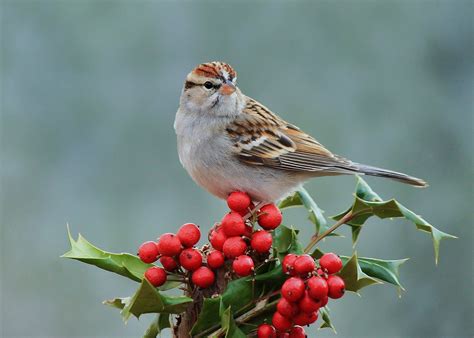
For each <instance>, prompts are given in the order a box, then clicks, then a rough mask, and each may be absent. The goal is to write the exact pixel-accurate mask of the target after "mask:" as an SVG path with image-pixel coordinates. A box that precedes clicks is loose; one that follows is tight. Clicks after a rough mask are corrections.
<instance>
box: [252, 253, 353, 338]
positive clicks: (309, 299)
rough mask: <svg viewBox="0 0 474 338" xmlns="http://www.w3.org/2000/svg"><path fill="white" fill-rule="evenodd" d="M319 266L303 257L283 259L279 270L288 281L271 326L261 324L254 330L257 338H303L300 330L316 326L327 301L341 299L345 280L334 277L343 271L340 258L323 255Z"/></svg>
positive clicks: (295, 256)
mask: <svg viewBox="0 0 474 338" xmlns="http://www.w3.org/2000/svg"><path fill="white" fill-rule="evenodd" d="M318 265H319V267H318V266H317V265H316V262H315V261H314V259H313V258H312V257H311V256H309V255H306V254H305V255H295V254H288V255H286V256H285V258H284V259H283V261H282V269H283V272H284V273H285V274H286V275H288V276H289V278H288V279H287V280H286V281H285V282H284V283H283V285H282V287H281V299H280V300H279V301H278V304H277V310H276V312H275V313H274V315H273V318H272V324H273V325H269V324H261V325H260V326H259V327H258V330H257V337H258V338H275V337H277V336H278V337H291V338H300V337H306V334H305V331H304V329H303V326H305V325H310V324H313V323H314V322H316V320H317V319H318V311H319V308H321V307H323V306H325V305H326V304H327V303H328V300H329V298H333V299H337V298H341V297H342V296H343V295H344V289H345V285H344V280H343V279H342V278H341V277H339V276H337V275H335V274H336V273H338V272H339V271H340V270H341V269H342V261H341V259H340V258H339V256H337V255H336V254H333V253H326V254H324V255H323V256H322V257H321V258H320V259H319V264H318Z"/></svg>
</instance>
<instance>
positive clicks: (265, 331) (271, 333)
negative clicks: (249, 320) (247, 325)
mask: <svg viewBox="0 0 474 338" xmlns="http://www.w3.org/2000/svg"><path fill="white" fill-rule="evenodd" d="M257 338H276V330H275V328H274V327H273V326H271V325H270V324H260V325H259V327H258V329H257Z"/></svg>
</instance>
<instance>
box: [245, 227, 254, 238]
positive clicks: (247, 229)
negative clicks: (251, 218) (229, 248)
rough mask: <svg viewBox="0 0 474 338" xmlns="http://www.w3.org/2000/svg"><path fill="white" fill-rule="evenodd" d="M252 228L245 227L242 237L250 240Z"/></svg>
mask: <svg viewBox="0 0 474 338" xmlns="http://www.w3.org/2000/svg"><path fill="white" fill-rule="evenodd" d="M252 234H253V227H252V226H251V225H245V232H244V236H245V237H247V238H252Z"/></svg>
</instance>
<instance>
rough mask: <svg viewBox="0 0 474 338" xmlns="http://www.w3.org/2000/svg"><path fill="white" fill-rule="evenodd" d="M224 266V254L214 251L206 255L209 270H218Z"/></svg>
mask: <svg viewBox="0 0 474 338" xmlns="http://www.w3.org/2000/svg"><path fill="white" fill-rule="evenodd" d="M222 265H224V254H223V253H222V252H220V251H217V250H214V251H212V252H210V253H209V254H208V255H207V266H208V267H210V268H211V269H218V268H220V267H221V266H222Z"/></svg>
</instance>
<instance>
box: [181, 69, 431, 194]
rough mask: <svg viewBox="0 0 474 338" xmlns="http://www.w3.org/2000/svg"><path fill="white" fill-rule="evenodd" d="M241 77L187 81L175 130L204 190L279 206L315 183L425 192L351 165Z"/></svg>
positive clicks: (203, 73)
mask: <svg viewBox="0 0 474 338" xmlns="http://www.w3.org/2000/svg"><path fill="white" fill-rule="evenodd" d="M236 78H237V74H236V73H235V71H234V70H233V69H232V67H231V66H229V65H228V64H225V63H222V62H209V63H203V64H200V65H199V66H197V67H196V68H195V69H194V70H193V71H191V73H189V74H188V76H187V77H186V82H185V84H184V87H183V90H182V93H181V98H180V104H179V108H178V111H177V113H176V119H175V122H174V128H175V130H176V135H177V138H178V153H179V159H180V161H181V163H182V165H183V166H184V168H185V169H186V170H187V171H188V173H189V175H191V177H192V178H193V179H194V181H195V182H196V183H198V184H199V185H200V186H202V187H203V188H205V189H206V190H208V191H209V192H210V193H211V194H213V195H215V196H217V197H219V198H223V199H225V198H227V196H228V195H229V193H231V192H232V191H236V190H240V191H245V192H247V193H248V194H249V195H250V196H251V197H252V199H253V200H254V201H258V202H275V201H277V200H278V199H280V198H282V197H285V196H286V195H288V194H289V193H291V192H293V191H294V190H296V189H297V188H298V187H299V186H300V185H302V184H303V183H304V182H305V181H306V180H308V179H309V178H311V177H317V176H328V175H345V174H365V175H371V176H380V177H388V178H391V179H394V180H398V181H400V182H403V183H408V184H411V185H414V186H419V187H424V186H426V183H425V182H424V181H423V180H421V179H418V178H415V177H411V176H408V175H405V174H402V173H397V172H394V171H390V170H385V169H379V168H375V167H371V166H368V165H363V164H358V163H354V162H351V161H349V160H347V159H345V158H343V157H340V156H338V155H335V154H333V153H331V152H330V151H329V150H327V149H326V148H324V147H323V146H322V145H321V144H320V143H319V142H318V141H316V140H315V139H314V138H312V137H311V136H309V135H308V134H306V133H304V132H303V131H301V130H300V129H299V128H298V127H296V126H294V125H292V124H290V123H288V122H286V121H284V120H282V119H281V118H280V117H278V116H277V115H275V114H273V113H272V112H271V111H270V110H269V109H268V108H266V107H265V106H263V105H262V104H260V103H259V102H257V101H255V100H254V99H252V98H250V97H248V96H245V95H244V94H242V92H241V91H240V89H239V88H238V87H237V86H236Z"/></svg>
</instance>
